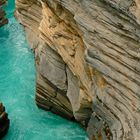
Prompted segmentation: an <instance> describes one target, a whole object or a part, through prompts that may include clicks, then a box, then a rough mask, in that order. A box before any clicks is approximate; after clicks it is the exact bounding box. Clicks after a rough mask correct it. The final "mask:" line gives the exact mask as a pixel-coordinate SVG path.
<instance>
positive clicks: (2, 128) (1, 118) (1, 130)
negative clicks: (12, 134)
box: [0, 103, 10, 139]
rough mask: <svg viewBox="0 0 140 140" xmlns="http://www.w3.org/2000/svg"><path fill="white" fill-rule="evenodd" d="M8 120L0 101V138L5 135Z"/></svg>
mask: <svg viewBox="0 0 140 140" xmlns="http://www.w3.org/2000/svg"><path fill="white" fill-rule="evenodd" d="M9 124H10V121H9V119H8V114H7V113H6V112H5V107H4V106H3V104H2V103H0V139H1V138H2V137H4V136H5V135H6V133H7V132H8V129H9Z"/></svg>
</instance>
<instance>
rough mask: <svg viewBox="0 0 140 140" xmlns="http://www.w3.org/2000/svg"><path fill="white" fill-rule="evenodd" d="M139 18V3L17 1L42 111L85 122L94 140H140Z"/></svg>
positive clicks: (114, 0) (125, 0)
mask: <svg viewBox="0 0 140 140" xmlns="http://www.w3.org/2000/svg"><path fill="white" fill-rule="evenodd" d="M139 16H140V2H139V0H119V1H118V0H42V1H41V0H30V1H29V0H16V17H17V18H18V20H19V21H20V23H21V24H22V25H23V26H24V27H25V31H26V33H27V38H28V40H29V43H30V46H31V48H32V49H33V51H34V53H35V60H36V67H37V76H36V103H37V105H38V106H39V107H41V108H43V109H46V110H50V111H52V112H54V113H56V114H59V115H61V116H63V117H66V118H68V119H75V120H77V121H78V122H79V123H80V124H82V125H83V126H84V127H86V128H87V132H88V134H89V138H90V139H91V140H100V139H101V140H106V139H107V140H139V138H140V117H139V116H140V110H139V108H140V18H139Z"/></svg>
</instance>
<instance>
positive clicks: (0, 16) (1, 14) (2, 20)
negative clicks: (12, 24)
mask: <svg viewBox="0 0 140 140" xmlns="http://www.w3.org/2000/svg"><path fill="white" fill-rule="evenodd" d="M6 2H7V0H0V27H2V26H3V25H5V24H7V23H8V19H7V18H6V17H5V16H6V13H5V11H4V10H3V9H2V7H3V6H4V5H5V4H6Z"/></svg>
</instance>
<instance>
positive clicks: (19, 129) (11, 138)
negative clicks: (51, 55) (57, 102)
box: [0, 0, 87, 140]
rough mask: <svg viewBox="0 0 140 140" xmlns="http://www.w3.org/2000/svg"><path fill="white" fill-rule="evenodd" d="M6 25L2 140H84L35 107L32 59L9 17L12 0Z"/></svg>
mask: <svg viewBox="0 0 140 140" xmlns="http://www.w3.org/2000/svg"><path fill="white" fill-rule="evenodd" d="M6 11H7V16H8V18H9V24H8V25H6V26H4V27H3V28H1V29H0V101H2V102H3V103H4V105H5V106H6V110H7V112H8V114H9V118H10V129H9V132H8V134H7V135H6V136H5V137H4V138H3V140H85V139H87V136H86V134H85V132H84V130H83V129H81V128H80V127H79V126H78V125H77V124H75V123H72V122H69V121H67V120H65V119H62V118H60V117H59V116H56V115H54V114H52V113H50V112H46V111H43V110H40V109H38V108H37V107H36V105H35V99H34V98H35V66H34V56H33V54H32V52H31V50H30V49H29V46H28V44H27V42H26V39H25V35H24V32H23V29H22V27H21V26H20V25H19V24H18V23H17V21H16V20H15V18H14V17H13V12H14V0H9V5H8V6H7V7H6Z"/></svg>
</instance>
